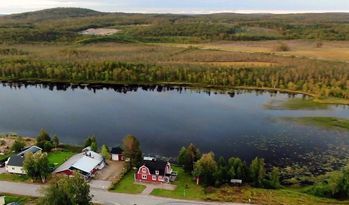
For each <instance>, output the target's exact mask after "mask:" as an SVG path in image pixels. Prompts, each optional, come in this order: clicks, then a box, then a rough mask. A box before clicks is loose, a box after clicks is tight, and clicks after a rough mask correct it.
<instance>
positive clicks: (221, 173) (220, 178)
mask: <svg viewBox="0 0 349 205" xmlns="http://www.w3.org/2000/svg"><path fill="white" fill-rule="evenodd" d="M217 164H218V166H217V171H216V173H215V179H216V182H215V185H216V186H219V185H221V184H224V183H226V182H228V181H229V179H230V177H229V175H228V173H227V172H228V168H229V167H228V164H227V161H226V160H225V159H224V157H220V158H219V159H218V163H217Z"/></svg>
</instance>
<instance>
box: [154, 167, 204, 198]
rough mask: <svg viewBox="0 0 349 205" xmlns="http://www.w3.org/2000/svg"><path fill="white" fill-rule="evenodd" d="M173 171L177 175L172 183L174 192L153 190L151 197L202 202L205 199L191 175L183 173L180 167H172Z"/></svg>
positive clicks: (202, 190) (200, 188)
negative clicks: (174, 186)
mask: <svg viewBox="0 0 349 205" xmlns="http://www.w3.org/2000/svg"><path fill="white" fill-rule="evenodd" d="M173 169H174V170H175V171H176V172H177V174H178V177H177V179H176V181H175V182H174V184H175V185H176V186H177V187H176V189H175V190H174V191H169V190H163V189H154V190H153V192H152V193H151V194H152V195H154V196H162V197H169V198H177V199H194V200H202V199H204V198H205V193H204V189H203V188H202V187H201V186H199V185H196V183H195V181H194V180H193V178H192V176H191V175H189V174H188V173H185V172H184V170H183V169H182V168H180V167H173Z"/></svg>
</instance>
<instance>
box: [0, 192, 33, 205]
mask: <svg viewBox="0 0 349 205" xmlns="http://www.w3.org/2000/svg"><path fill="white" fill-rule="evenodd" d="M0 196H5V203H6V204H9V203H13V202H17V203H19V204H21V205H24V204H37V202H38V199H37V198H35V197H29V196H20V195H13V194H6V193H0Z"/></svg>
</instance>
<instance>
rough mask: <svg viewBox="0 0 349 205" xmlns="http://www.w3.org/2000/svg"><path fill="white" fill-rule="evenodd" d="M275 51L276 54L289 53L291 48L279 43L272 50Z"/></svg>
mask: <svg viewBox="0 0 349 205" xmlns="http://www.w3.org/2000/svg"><path fill="white" fill-rule="evenodd" d="M274 50H275V51H278V52H285V51H290V50H291V48H290V47H289V46H288V45H287V44H285V43H279V45H277V46H276V47H275V48H274Z"/></svg>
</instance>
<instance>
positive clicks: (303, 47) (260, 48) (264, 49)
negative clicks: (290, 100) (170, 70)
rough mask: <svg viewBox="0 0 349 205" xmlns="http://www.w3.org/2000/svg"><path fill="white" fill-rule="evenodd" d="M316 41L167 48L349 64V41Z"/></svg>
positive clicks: (187, 45) (185, 45)
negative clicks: (281, 46) (284, 47)
mask: <svg viewBox="0 0 349 205" xmlns="http://www.w3.org/2000/svg"><path fill="white" fill-rule="evenodd" d="M281 42H282V43H284V44H286V45H288V46H289V47H290V49H291V50H290V51H287V52H276V51H275V47H276V46H277V45H279V44H280V43H281ZM316 43H317V42H316V41H311V40H285V41H275V40H273V41H229V42H227V41H219V42H213V43H204V44H166V45H167V46H173V47H180V48H187V47H190V46H195V47H198V48H201V49H215V50H222V51H231V52H246V53H273V54H276V55H281V56H297V57H307V58H314V59H322V60H334V61H345V62H349V41H323V42H322V44H323V46H322V47H320V48H317V47H316Z"/></svg>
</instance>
